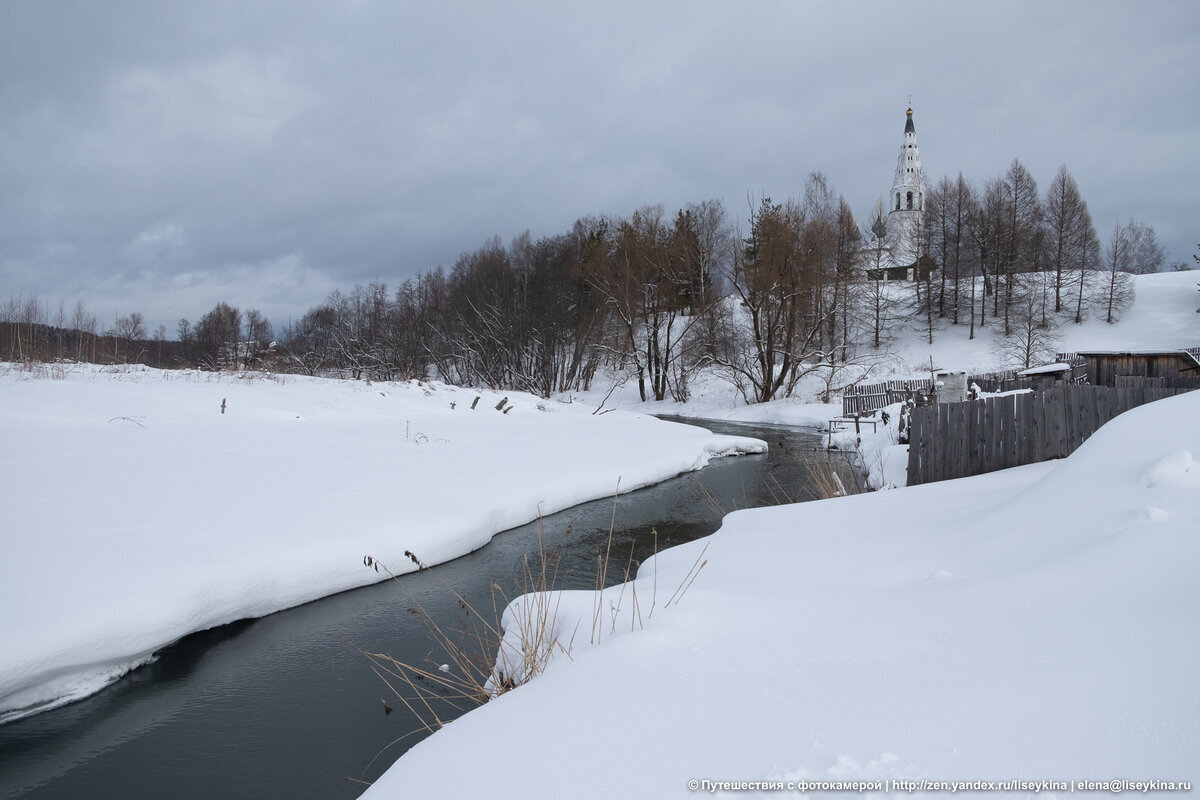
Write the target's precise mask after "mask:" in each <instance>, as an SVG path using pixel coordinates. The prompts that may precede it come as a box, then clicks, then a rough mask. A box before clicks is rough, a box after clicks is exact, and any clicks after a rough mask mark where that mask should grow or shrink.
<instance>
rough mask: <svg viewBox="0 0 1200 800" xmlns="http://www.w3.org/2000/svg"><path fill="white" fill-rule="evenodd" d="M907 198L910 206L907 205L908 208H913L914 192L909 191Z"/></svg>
mask: <svg viewBox="0 0 1200 800" xmlns="http://www.w3.org/2000/svg"><path fill="white" fill-rule="evenodd" d="M907 200H908V206H907V208H912V192H909V193H908V198H907Z"/></svg>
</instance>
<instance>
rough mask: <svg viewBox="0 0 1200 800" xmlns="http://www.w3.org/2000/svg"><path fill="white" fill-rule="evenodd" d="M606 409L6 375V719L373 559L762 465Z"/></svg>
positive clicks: (190, 375)
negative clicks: (742, 465)
mask: <svg viewBox="0 0 1200 800" xmlns="http://www.w3.org/2000/svg"><path fill="white" fill-rule="evenodd" d="M504 397H507V404H506V406H505V407H506V408H511V410H510V411H509V412H508V413H504V412H503V411H500V410H497V408H496V406H497V405H498V404H499V403H500V402H501V400H502V399H503V398H504ZM476 398H478V402H476ZM473 404H474V405H475V408H474V409H472V405H473ZM222 407H224V411H222ZM593 410H594V408H593V407H591V406H584V405H582V404H574V405H564V404H561V403H555V402H549V401H541V400H539V399H537V398H534V397H531V396H529V395H519V394H507V395H502V394H499V393H491V392H474V391H471V390H466V389H456V388H454V387H447V386H444V385H441V384H430V383H425V384H417V383H402V384H374V385H372V384H367V383H363V382H348V381H330V380H317V379H307V378H301V377H291V376H288V377H283V378H273V377H262V376H252V375H242V376H221V375H213V374H207V373H197V372H159V371H154V370H148V369H144V368H138V367H128V368H99V367H92V366H70V367H64V366H59V365H35V366H34V367H32V368H31V369H24V368H20V367H17V366H14V365H3V366H0V442H3V448H2V449H0V497H2V502H0V544H2V552H3V557H2V558H0V609H2V611H0V641H3V642H4V647H3V648H0V719H12V718H16V717H17V716H20V715H22V714H24V713H29V712H31V711H34V710H41V709H44V708H46V707H50V706H53V705H54V704H57V703H61V702H64V701H67V700H70V699H74V698H78V697H82V696H85V695H87V694H89V693H92V692H94V691H97V690H98V689H99V688H101V687H103V686H104V685H105V684H106V683H108V682H110V681H111V680H113V679H115V678H117V677H119V676H120V675H121V674H122V673H123V672H125V671H127V670H128V669H130V668H131V667H133V666H135V665H137V664H139V663H142V662H144V661H145V660H146V659H148V658H151V657H152V655H153V653H154V652H155V651H156V650H158V649H160V648H161V647H163V646H164V645H166V644H168V643H170V642H172V641H174V640H176V639H178V638H179V637H181V636H184V635H186V634H188V633H191V632H194V631H198V630H203V629H206V628H210V627H213V626H216V625H221V624H224V623H227V622H231V621H233V620H236V619H241V618H246V617H257V616H262V615H265V614H269V613H272V612H274V611H277V610H280V609H283V608H287V607H290V606H294V605H298V604H300V603H304V602H307V601H310V600H313V599H316V598H318V597H322V596H325V595H328V594H332V593H335V592H339V591H342V590H345V589H350V588H353V587H356V586H362V585H365V584H367V583H370V582H372V581H375V580H378V579H379V578H380V576H379V575H378V574H377V573H376V572H374V571H373V570H369V569H367V568H366V567H364V566H363V557H364V556H365V555H367V554H370V555H372V556H374V557H375V558H377V559H379V560H380V561H382V562H383V563H384V564H386V565H387V566H388V567H390V568H391V569H392V570H394V571H396V572H404V571H408V570H409V569H410V568H412V564H411V563H410V562H409V561H408V560H407V559H406V558H405V555H404V553H405V551H412V552H413V553H416V554H417V555H418V556H420V558H421V559H422V560H423V561H425V562H426V563H427V564H435V563H439V562H442V561H446V560H448V559H451V558H454V557H456V556H458V555H461V554H463V553H466V552H469V551H471V550H474V549H475V548H478V547H480V546H482V545H484V544H485V543H487V541H488V540H489V539H490V538H491V537H492V536H493V535H494V534H496V533H497V532H499V531H502V530H505V529H507V528H510V527H513V526H515V525H518V524H522V523H525V522H528V521H530V520H532V519H534V518H536V517H537V515H538V514H546V513H550V512H553V511H557V510H559V509H562V508H566V507H569V506H571V505H574V504H576V503H580V502H583V501H585V500H590V499H594V498H597V497H602V496H605V495H609V494H612V493H613V492H614V491H616V490H617V488H618V481H619V483H620V489H621V490H622V491H627V490H631V489H634V488H636V487H638V486H643V485H646V484H650V483H654V482H657V481H660V480H663V479H665V478H668V477H671V476H673V475H677V474H679V473H681V472H686V471H689V470H695V469H699V468H700V467H702V466H703V465H704V464H705V463H706V462H707V461H708V460H709V459H710V458H712V457H714V456H719V455H727V454H733V453H738V452H748V451H760V450H761V449H762V448H764V447H765V445H764V444H763V443H762V442H759V441H757V440H750V439H738V438H736V437H726V436H716V435H712V434H709V433H707V432H705V431H703V430H700V429H697V428H695V427H692V426H687V425H677V424H672V423H668V422H662V421H659V420H656V419H654V418H652V417H648V416H644V415H640V414H634V413H628V412H614V413H611V414H599V415H593V414H592V411H593Z"/></svg>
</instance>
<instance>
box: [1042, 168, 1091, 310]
mask: <svg viewBox="0 0 1200 800" xmlns="http://www.w3.org/2000/svg"><path fill="white" fill-rule="evenodd" d="M1045 209H1046V216H1045V220H1046V258H1047V267H1048V269H1050V270H1051V271H1052V272H1053V273H1054V312H1055V313H1056V314H1057V313H1061V312H1062V310H1063V305H1064V303H1063V295H1064V289H1065V288H1066V282H1067V281H1068V280H1069V279H1070V275H1071V273H1072V272H1073V271H1074V270H1078V269H1082V266H1081V265H1082V263H1083V256H1084V248H1085V241H1086V238H1087V228H1088V227H1089V226H1090V224H1091V222H1090V219H1089V216H1088V213H1087V203H1085V202H1084V201H1083V196H1082V195H1080V193H1079V186H1078V185H1077V184H1076V183H1075V179H1074V178H1073V177H1071V173H1070V172H1068V171H1067V167H1066V165H1065V164H1064V165H1062V166H1060V167H1059V168H1058V172H1057V173H1055V175H1054V179H1053V180H1052V181H1051V182H1050V186H1049V187H1048V188H1047V189H1046V201H1045Z"/></svg>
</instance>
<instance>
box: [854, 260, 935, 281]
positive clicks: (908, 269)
mask: <svg viewBox="0 0 1200 800" xmlns="http://www.w3.org/2000/svg"><path fill="white" fill-rule="evenodd" d="M935 269H937V262H935V261H934V260H933V259H932V258H930V257H929V256H927V255H925V256H921V257H920V258H918V259H917V260H916V261H915V262H914V263H911V264H909V265H907V266H901V265H899V264H896V263H895V262H894V261H891V260H890V259H889V261H888V263H887V264H886V265H885V266H883V267H878V268H875V269H868V270H867V280H870V281H927V280H929V276H930V275H931V274H932V273H933V271H934V270H935Z"/></svg>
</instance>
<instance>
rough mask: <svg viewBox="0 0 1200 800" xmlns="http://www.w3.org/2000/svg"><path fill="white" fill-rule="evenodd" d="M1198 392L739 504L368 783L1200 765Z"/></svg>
mask: <svg viewBox="0 0 1200 800" xmlns="http://www.w3.org/2000/svg"><path fill="white" fill-rule="evenodd" d="M1198 414H1200V392H1194V393H1189V394H1185V395H1180V396H1177V397H1175V398H1172V399H1169V400H1164V401H1160V402H1158V403H1153V404H1150V405H1147V406H1143V407H1141V408H1138V409H1135V410H1133V411H1131V412H1129V413H1127V414H1124V415H1122V416H1121V417H1118V418H1117V419H1116V420H1114V421H1113V422H1111V423H1109V424H1108V425H1106V426H1104V427H1103V428H1102V429H1101V430H1100V431H1098V432H1097V433H1096V434H1095V435H1093V436H1092V437H1091V439H1089V440H1088V441H1087V442H1086V443H1085V444H1084V445H1083V446H1082V447H1081V448H1080V449H1079V450H1078V451H1076V452H1075V453H1074V454H1073V455H1072V456H1071V457H1070V458H1068V459H1065V460H1062V461H1057V462H1048V463H1043V464H1037V465H1032V466H1027V467H1021V468H1018V469H1013V470H1005V471H1002V472H996V473H992V474H989V475H983V476H978V477H974V478H967V479H962V480H957V481H948V482H944V483H938V484H931V485H926V486H921V487H915V488H911V489H905V490H902V491H894V492H880V493H873V494H866V495H857V496H852V497H846V498H837V499H834V500H826V501H820V502H815V503H804V504H799V505H792V506H780V507H773V508H763V509H755V510H750V511H740V512H736V513H734V514H731V515H730V516H728V517H726V519H725V523H724V525H723V526H722V528H721V530H720V531H718V532H717V533H716V534H714V535H713V536H711V537H709V538H707V539H706V540H701V541H697V542H693V543H690V544H686V545H682V546H679V547H675V548H672V549H670V550H667V551H665V552H663V553H660V554H659V556H658V557H657V558H655V559H653V560H652V561H649V562H647V563H646V564H645V565H644V566H643V567H642V568H641V570H640V572H639V574H638V578H637V589H638V592H637V596H638V597H639V598H641V600H640V603H639V606H640V608H639V611H640V619H641V620H642V622H641V623H640V624H639V622H638V621H637V620H638V619H639V617H638V615H637V614H635V613H634V609H633V608H632V607H631V602H630V598H631V597H632V596H633V594H632V592H631V591H630V590H629V589H628V588H627V589H626V591H625V592H624V594H623V595H622V594H620V592H621V589H620V587H615V588H613V589H610V590H608V591H607V592H606V596H605V597H604V599H603V600H602V601H601V602H602V605H603V607H604V608H606V609H608V610H609V613H610V614H613V615H614V616H611V617H606V619H605V621H604V623H603V624H602V630H601V631H600V633H601V634H602V635H601V636H600V643H599V644H598V645H595V646H589V645H588V641H589V636H588V635H587V631H588V629H589V627H590V626H591V620H592V609H593V607H594V604H595V603H596V598H595V596H594V595H593V593H590V592H568V593H564V595H563V598H562V601H561V603H560V605H559V606H558V616H557V619H556V624H557V630H558V631H559V632H560V633H562V634H563V635H564V636H566V635H569V634H570V632H571V631H573V630H574V629H575V626H576V623H577V620H578V624H579V626H580V628H581V631H582V632H581V633H578V634H576V635H575V639H574V642H575V646H574V651H573V652H572V654H571V657H570V659H567V658H564V657H562V656H558V657H556V659H555V660H554V661H553V662H552V663H551V665H550V667H549V669H547V670H546V671H545V672H544V673H543V674H542V675H540V676H539V677H537V678H536V679H535V680H533V681H532V682H530V683H528V684H526V685H524V686H521V687H519V688H518V689H516V690H515V691H512V692H510V693H507V694H504V695H502V696H500V697H499V698H497V699H495V700H493V701H492V702H490V703H488V704H486V705H484V706H482V707H480V708H479V709H477V710H474V711H472V712H470V713H469V714H467V715H466V716H465V717H462V718H460V719H459V720H457V721H455V722H453V723H452V724H450V725H449V726H447V727H446V728H444V729H443V730H441V731H439V732H438V733H437V734H435V735H434V736H432V737H430V738H429V739H427V740H425V741H423V742H421V743H420V744H418V745H417V746H415V747H414V748H413V749H412V750H410V751H409V752H408V753H407V754H405V755H404V756H403V757H401V758H400V760H399V761H398V762H397V763H396V764H395V765H394V766H392V767H391V768H390V769H389V770H388V772H387V773H385V774H384V776H383V777H382V778H381V779H380V780H378V781H377V782H376V783H375V785H374V786H373V787H372V788H371V789H370V790H368V791H367V793H366V794H365V795H364V797H365V798H367V799H368V800H386V798H390V797H402V796H403V797H430V796H442V797H466V796H474V795H476V794H480V793H484V794H486V795H487V796H488V797H492V798H498V799H503V798H525V797H529V796H550V795H555V796H558V795H561V796H570V797H575V798H613V797H646V798H658V797H677V796H678V797H683V796H689V795H690V794H692V792H691V791H690V790H689V787H688V782H689V781H693V780H694V781H697V782H703V781H705V780H708V781H712V782H721V781H729V782H743V781H745V782H754V781H767V782H781V783H783V784H784V785H785V786H786V785H787V783H788V782H792V783H795V782H798V781H801V780H807V781H832V780H844V781H879V782H881V783H880V784H879V791H877V792H876V793H875V794H876V796H881V795H882V794H883V793H884V791H885V790H886V789H887V788H889V787H890V788H892V789H893V790H896V789H897V787H898V785H897V784H895V783H894V782H895V781H907V780H916V781H921V780H927V781H964V782H966V781H980V780H984V781H1011V780H1022V781H1028V782H1036V781H1062V782H1076V781H1102V780H1107V779H1111V778H1120V779H1126V780H1134V781H1149V780H1174V781H1191V782H1192V783H1193V785H1195V784H1196V783H1197V782H1200V760H1197V759H1196V753H1197V752H1200V684H1197V682H1196V680H1195V670H1196V666H1197V664H1200V615H1197V613H1196V612H1197V609H1198V608H1200V584H1197V582H1196V579H1195V576H1196V574H1197V572H1198V571H1200V474H1198V470H1200V467H1198V466H1197V456H1198V455H1200V426H1197V425H1196V424H1195V422H1194V420H1195V419H1196V417H1197V415H1198ZM701 554H702V555H701ZM698 560H702V561H703V562H704V566H703V568H702V569H700V570H699V572H698V573H696V572H695V569H696V564H697V561H698ZM689 575H694V576H695V577H694V580H692V581H691V585H690V587H688V588H687V589H686V591H685V592H684V593H683V596H682V598H679V599H677V601H676V602H674V603H672V604H671V605H669V606H667V605H665V601H666V599H667V597H668V596H669V595H670V594H671V593H672V592H673V591H674V590H675V588H676V587H677V586H680V585H681V584H684V583H685V582H686V581H688V580H689ZM655 584H657V587H658V589H657V592H655V590H654V588H653V587H654V585H655ZM618 598H621V599H620V600H619V599H618ZM649 598H654V600H653V601H652V600H651V599H649ZM517 602H519V601H517ZM652 602H653V603H654V605H655V607H654V610H653V614H652V615H649V614H648V613H647V609H648V607H649V606H650V605H651V604H652ZM613 609H618V610H617V611H615V612H614V611H613ZM464 761H465V762H466V763H469V764H470V769H463V768H462V765H463V763H464ZM885 781H886V782H893V783H883V782H885ZM906 785H907V784H904V785H903V786H906ZM701 792H703V793H708V792H705V791H704V789H703V788H701ZM793 793H794V792H793ZM1034 793H1035V792H1034V791H1033V790H1029V789H1027V790H1026V791H1024V792H1017V793H1015V796H1031V795H1032V794H1034ZM1067 793H1069V791H1067V790H1061V789H1060V791H1059V792H1057V793H1055V792H1051V793H1047V794H1048V796H1061V795H1062V794H1067ZM739 794H742V793H741V792H739ZM748 794H755V793H754V792H749V793H748ZM758 794H761V795H766V794H776V792H760V793H758ZM980 794H981V795H982V794H984V793H982V792H981V793H980Z"/></svg>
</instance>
